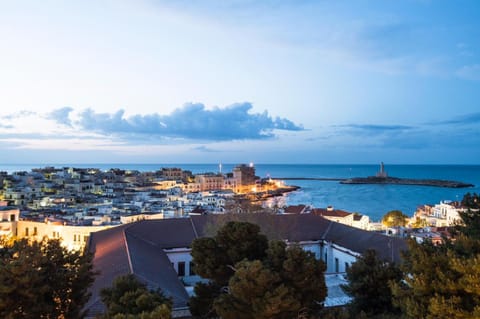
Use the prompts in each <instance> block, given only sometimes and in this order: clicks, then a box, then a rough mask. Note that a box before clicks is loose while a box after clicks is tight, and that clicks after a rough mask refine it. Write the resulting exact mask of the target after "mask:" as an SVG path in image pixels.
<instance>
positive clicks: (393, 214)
mask: <svg viewBox="0 0 480 319" xmlns="http://www.w3.org/2000/svg"><path fill="white" fill-rule="evenodd" d="M407 220H408V216H407V215H405V214H403V213H402V212H401V211H399V210H392V211H389V212H388V213H386V214H385V215H384V216H383V217H382V224H384V225H385V226H387V227H399V226H405V225H406V224H407Z"/></svg>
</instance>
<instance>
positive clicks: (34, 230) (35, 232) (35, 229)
mask: <svg viewBox="0 0 480 319" xmlns="http://www.w3.org/2000/svg"><path fill="white" fill-rule="evenodd" d="M37 235H38V231H37V227H33V236H37Z"/></svg>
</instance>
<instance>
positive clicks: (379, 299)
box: [342, 250, 402, 316]
mask: <svg viewBox="0 0 480 319" xmlns="http://www.w3.org/2000/svg"><path fill="white" fill-rule="evenodd" d="M401 278H402V272H401V271H400V269H399V268H398V267H396V266H395V265H394V264H392V263H390V262H388V261H384V260H381V259H380V258H379V257H378V256H377V253H376V251H375V250H367V251H365V252H364V253H363V254H362V255H361V256H359V257H358V258H357V260H356V261H355V262H354V263H353V264H352V265H351V266H350V267H349V268H348V269H347V280H348V284H347V285H344V286H342V289H343V290H344V291H345V293H346V294H347V295H349V296H350V297H352V298H353V299H352V301H351V303H350V304H349V308H350V310H351V312H352V313H357V314H358V313H360V312H362V311H363V312H364V313H365V314H367V315H368V316H373V315H379V314H389V313H390V314H391V313H397V312H398V309H397V308H396V307H394V306H393V304H392V293H391V291H390V283H391V282H399V281H400V280H401Z"/></svg>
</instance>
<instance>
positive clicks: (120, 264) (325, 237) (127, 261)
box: [86, 214, 406, 317]
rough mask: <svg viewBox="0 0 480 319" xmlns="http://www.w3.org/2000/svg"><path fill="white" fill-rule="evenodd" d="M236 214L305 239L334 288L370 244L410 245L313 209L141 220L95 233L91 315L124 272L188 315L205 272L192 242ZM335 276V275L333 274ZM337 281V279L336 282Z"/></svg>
mask: <svg viewBox="0 0 480 319" xmlns="http://www.w3.org/2000/svg"><path fill="white" fill-rule="evenodd" d="M231 220H242V221H248V222H252V223H256V224H258V225H259V226H260V227H261V229H262V232H263V233H265V234H266V235H267V236H268V235H269V234H270V235H271V237H274V238H282V239H283V240H284V241H285V242H286V243H287V244H296V245H300V246H301V247H302V248H303V249H305V250H308V251H311V252H312V253H313V254H314V255H315V257H316V258H318V259H322V260H323V261H324V262H325V263H326V266H327V270H326V275H327V276H329V278H333V279H334V278H336V279H337V280H336V281H335V280H328V281H327V283H328V282H330V283H331V284H333V285H336V286H335V287H336V288H335V287H333V286H332V289H331V291H332V292H334V291H337V293H338V291H339V289H338V288H339V287H338V280H341V278H342V274H344V273H345V271H346V269H347V268H348V267H349V265H351V263H353V262H354V261H355V260H356V257H357V256H358V255H359V254H362V253H363V252H364V251H366V250H367V249H375V250H376V251H377V253H378V255H379V257H380V258H383V259H387V260H392V261H396V262H398V261H399V260H400V251H401V250H402V249H406V243H405V241H404V240H403V239H400V238H392V237H387V236H384V235H381V234H378V233H374V232H368V231H364V230H360V229H357V228H353V227H349V226H346V225H342V224H340V223H336V222H332V221H329V220H326V219H324V218H322V217H320V216H315V215H313V214H295V215H287V214H282V215H270V214H227V215H221V216H219V215H200V216H191V217H190V218H181V219H163V220H151V221H142V222H138V223H133V224H128V225H123V226H119V227H116V228H114V229H108V230H105V231H101V232H97V233H93V234H92V236H91V241H90V246H89V249H90V251H91V252H93V253H94V254H95V256H94V260H93V263H94V268H95V270H98V271H100V275H99V276H97V277H96V281H95V283H94V284H93V287H92V297H91V299H90V300H89V302H88V303H87V306H86V308H87V310H89V312H90V313H89V315H90V316H91V317H94V316H95V315H96V314H97V313H98V312H101V311H102V309H103V308H102V307H103V305H102V303H101V299H100V290H101V289H102V288H105V287H108V286H111V284H112V282H113V280H114V279H115V278H116V277H117V276H120V275H124V274H128V273H133V274H135V275H137V276H138V277H139V278H140V279H141V280H143V281H146V282H148V284H149V286H151V287H153V288H155V287H156V288H161V289H162V291H163V292H164V293H165V294H167V295H168V296H170V297H171V298H172V300H173V308H174V316H176V314H178V313H182V314H183V315H185V311H187V310H188V308H187V303H188V299H189V293H191V291H192V285H193V284H194V283H195V282H196V281H198V280H200V278H199V277H198V276H197V275H195V273H193V272H192V257H191V255H190V251H191V244H192V241H193V240H194V239H195V238H199V237H203V236H207V234H208V233H209V232H211V230H212V226H214V225H217V226H218V227H220V226H221V225H222V224H223V223H226V222H227V221H231ZM332 276H333V277H332ZM335 282H336V283H335ZM344 297H345V296H343V299H342V296H338V295H336V296H334V297H332V296H331V298H330V299H329V298H327V304H328V305H338V304H341V302H342V300H343V303H345V302H346V301H348V299H345V298H344Z"/></svg>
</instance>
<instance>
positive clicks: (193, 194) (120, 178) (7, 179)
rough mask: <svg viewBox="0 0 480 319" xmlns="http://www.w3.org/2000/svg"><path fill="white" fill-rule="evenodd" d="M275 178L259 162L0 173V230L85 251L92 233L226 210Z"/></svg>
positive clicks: (271, 185)
mask: <svg viewBox="0 0 480 319" xmlns="http://www.w3.org/2000/svg"><path fill="white" fill-rule="evenodd" d="M275 188H276V184H275V183H272V182H269V181H263V182H260V180H259V178H258V177H257V176H255V168H254V167H253V165H238V166H236V167H235V168H234V169H233V171H232V172H231V173H227V174H221V173H205V174H197V175H193V174H192V172H190V171H185V170H182V169H180V168H162V169H160V170H158V171H155V172H140V171H129V170H120V169H110V170H108V171H102V170H99V169H94V168H71V167H64V168H55V167H46V168H39V169H33V170H32V171H31V172H14V173H12V174H8V173H6V172H0V217H1V220H0V235H1V234H3V235H14V236H17V237H32V238H34V239H41V238H43V237H44V236H47V237H48V238H62V240H63V243H64V245H66V246H68V247H69V248H72V249H81V248H83V247H84V246H85V244H86V243H87V241H88V237H89V236H90V233H92V232H95V231H98V230H101V229H105V228H109V227H113V226H117V225H121V224H126V223H131V222H135V221H139V220H146V219H161V218H174V217H187V216H189V215H195V214H207V213H222V212H224V210H225V206H226V205H227V204H228V203H229V201H232V200H233V199H234V197H236V196H238V195H239V194H243V193H247V192H250V191H252V189H254V190H258V191H264V192H267V191H269V190H271V189H275Z"/></svg>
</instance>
